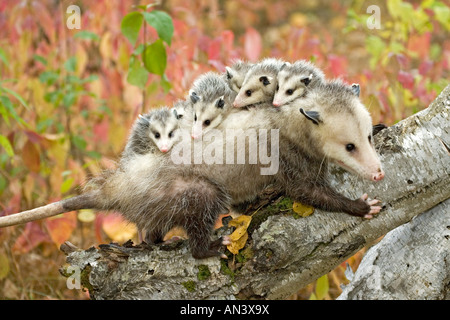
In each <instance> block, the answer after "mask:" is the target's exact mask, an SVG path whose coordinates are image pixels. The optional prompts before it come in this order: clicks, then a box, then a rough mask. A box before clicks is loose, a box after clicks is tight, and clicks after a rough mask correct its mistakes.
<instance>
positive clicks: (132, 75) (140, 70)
mask: <svg viewBox="0 0 450 320" xmlns="http://www.w3.org/2000/svg"><path fill="white" fill-rule="evenodd" d="M147 80H148V71H147V70H146V69H145V68H144V67H142V66H141V63H140V61H139V60H136V61H135V63H134V64H133V66H132V67H131V68H130V71H129V72H128V76H127V81H128V83H130V84H132V85H134V86H137V87H139V88H141V89H144V87H145V84H146V83H147Z"/></svg>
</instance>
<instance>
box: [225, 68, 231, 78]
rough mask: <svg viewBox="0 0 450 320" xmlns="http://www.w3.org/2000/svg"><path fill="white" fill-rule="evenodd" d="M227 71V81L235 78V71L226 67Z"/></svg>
mask: <svg viewBox="0 0 450 320" xmlns="http://www.w3.org/2000/svg"><path fill="white" fill-rule="evenodd" d="M225 70H226V72H227V79H228V80H230V79H231V78H233V69H231V68H230V67H225Z"/></svg>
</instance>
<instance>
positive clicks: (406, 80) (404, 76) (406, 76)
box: [397, 70, 414, 90]
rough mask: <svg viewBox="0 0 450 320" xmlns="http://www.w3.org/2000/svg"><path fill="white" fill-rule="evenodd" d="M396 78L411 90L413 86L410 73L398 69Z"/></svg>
mask: <svg viewBox="0 0 450 320" xmlns="http://www.w3.org/2000/svg"><path fill="white" fill-rule="evenodd" d="M397 80H398V81H399V82H400V83H401V84H402V86H403V87H405V88H406V89H409V90H411V89H412V88H413V87H414V77H413V75H412V74H411V73H409V72H406V71H403V70H400V71H399V72H398V75H397Z"/></svg>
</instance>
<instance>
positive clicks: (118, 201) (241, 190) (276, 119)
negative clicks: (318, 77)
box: [0, 81, 384, 258]
mask: <svg viewBox="0 0 450 320" xmlns="http://www.w3.org/2000/svg"><path fill="white" fill-rule="evenodd" d="M296 103H297V104H296V105H295V107H293V106H292V105H289V106H281V107H279V108H273V107H267V108H258V109H251V110H242V112H240V113H233V114H231V115H230V116H228V117H227V118H226V119H225V121H224V123H223V125H224V128H226V129H224V130H222V132H223V134H224V135H225V136H227V135H228V133H229V132H228V131H229V130H233V129H240V130H243V131H242V132H244V133H245V132H248V131H249V130H253V129H254V130H259V132H263V133H264V132H266V133H268V132H267V130H268V129H269V130H270V133H271V134H272V136H271V138H272V137H278V135H279V138H280V139H279V140H277V139H271V140H270V141H269V140H268V139H267V136H265V135H264V134H257V135H256V144H257V145H258V147H260V148H262V147H265V148H269V149H270V150H271V156H273V155H277V154H278V152H279V157H278V158H277V159H275V158H273V160H274V161H278V162H279V163H278V164H279V167H275V169H277V170H274V171H272V174H261V170H262V169H264V168H265V167H266V166H267V163H266V162H265V161H264V159H263V157H258V159H256V162H255V161H253V162H250V161H247V162H245V163H243V164H238V163H234V162H233V163H226V162H227V161H225V162H222V163H220V162H219V163H217V164H205V163H203V162H200V163H196V162H195V161H193V162H190V161H187V162H185V163H180V162H177V161H174V159H178V160H179V159H180V158H177V155H179V153H180V150H184V151H186V150H187V151H186V152H187V155H188V156H191V159H193V158H195V156H196V153H195V149H196V148H195V146H194V147H192V145H191V143H192V141H191V140H188V139H182V140H181V142H180V143H178V144H177V145H175V146H174V147H173V148H172V149H171V150H170V151H169V152H168V154H170V157H164V158H162V159H161V161H158V162H155V161H149V160H151V155H149V154H142V155H141V154H137V155H135V156H133V157H132V158H131V159H129V160H127V161H125V162H121V165H120V167H119V168H118V169H117V170H114V171H109V172H106V173H105V174H104V175H102V176H100V177H98V178H96V179H94V180H93V181H92V182H91V183H89V184H88V188H86V190H85V192H84V194H82V195H80V196H76V197H73V198H70V199H65V200H61V201H59V202H56V203H53V204H50V205H47V206H44V207H41V208H37V209H34V210H30V211H25V212H23V213H19V214H16V215H11V216H8V217H2V218H0V227H4V226H7V225H13V224H17V223H23V222H27V221H32V220H36V219H40V218H44V217H48V216H51V215H55V214H59V213H62V212H67V211H72V210H78V209H85V208H93V209H99V210H115V211H119V212H121V213H122V214H123V215H124V216H125V217H126V218H127V219H128V220H129V221H131V222H134V223H136V225H137V226H138V228H139V229H141V230H146V231H147V233H148V234H149V237H148V239H149V240H151V241H152V242H158V241H161V239H162V237H163V235H164V233H165V232H167V231H168V230H169V229H170V228H172V227H173V226H177V225H179V226H182V227H184V228H185V229H186V231H187V234H188V237H189V243H190V247H191V251H192V255H193V256H194V257H195V258H206V257H211V256H219V255H221V253H220V252H219V251H218V250H217V246H218V245H220V244H221V243H228V240H227V239H219V240H217V241H214V242H211V239H210V237H211V234H212V230H213V225H214V222H215V221H216V219H217V218H218V216H219V214H221V213H225V212H227V211H228V208H229V207H230V206H231V205H232V204H235V203H241V202H243V201H246V200H251V199H253V198H254V197H255V196H256V195H258V193H259V192H261V191H262V189H263V188H264V187H265V186H267V185H268V184H276V185H277V186H279V187H281V188H283V189H284V192H285V193H286V195H288V196H290V197H291V198H292V199H293V200H297V201H300V202H302V203H304V204H307V205H312V206H314V207H316V208H320V209H323V210H327V211H336V212H346V213H348V214H351V215H355V216H360V217H366V218H371V217H372V215H373V214H376V213H378V212H379V211H380V210H381V207H379V206H376V203H377V202H378V200H371V201H369V200H368V199H367V198H368V197H367V195H363V196H362V197H361V198H359V199H356V200H353V199H349V198H346V197H344V196H343V195H341V194H339V193H337V192H336V191H334V190H333V189H332V188H331V187H330V186H329V185H328V182H327V177H326V171H327V170H325V168H326V166H327V163H328V162H333V163H336V164H338V165H340V166H341V167H343V168H344V169H346V170H348V171H350V172H353V173H356V174H358V175H360V176H362V177H363V178H366V179H368V180H371V181H379V180H381V179H383V177H384V172H383V170H382V169H381V164H380V161H379V159H378V156H377V155H376V153H375V150H374V147H373V145H372V143H371V138H372V123H371V118H370V115H369V113H368V112H367V110H366V109H365V107H364V106H363V105H362V104H361V102H360V100H359V98H358V97H357V96H356V95H355V94H354V93H353V91H352V89H351V87H350V86H347V85H345V84H343V83H341V82H339V81H333V82H329V83H324V84H321V85H318V86H317V87H315V88H313V89H312V90H311V91H308V92H307V95H306V96H305V97H304V99H299V100H298V102H296ZM234 133H235V132H234ZM250 142H251V141H250V139H248V140H246V143H244V144H241V145H240V146H239V145H233V151H234V153H236V154H237V155H238V156H239V154H240V153H242V152H244V154H245V156H246V158H250V156H251V152H249V147H250V146H251V145H252V143H250ZM197 143H200V144H201V145H200V146H201V147H202V148H203V150H212V149H214V150H216V151H219V150H220V149H221V148H222V150H226V147H227V145H228V143H229V141H227V139H225V140H223V139H222V141H220V139H212V140H208V141H202V140H200V141H197ZM254 143H255V141H253V144H254ZM185 146H186V148H184V147H185ZM277 146H278V148H276V147H277ZM246 147H247V148H246ZM243 149H245V150H243ZM260 155H261V154H260ZM266 169H267V168H266Z"/></svg>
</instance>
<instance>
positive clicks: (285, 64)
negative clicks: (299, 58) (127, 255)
mask: <svg viewBox="0 0 450 320" xmlns="http://www.w3.org/2000/svg"><path fill="white" fill-rule="evenodd" d="M290 65H291V64H290V63H289V62H285V63H283V65H282V66H281V68H280V71H281V70H283V69H284V68H286V67H288V66H290Z"/></svg>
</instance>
